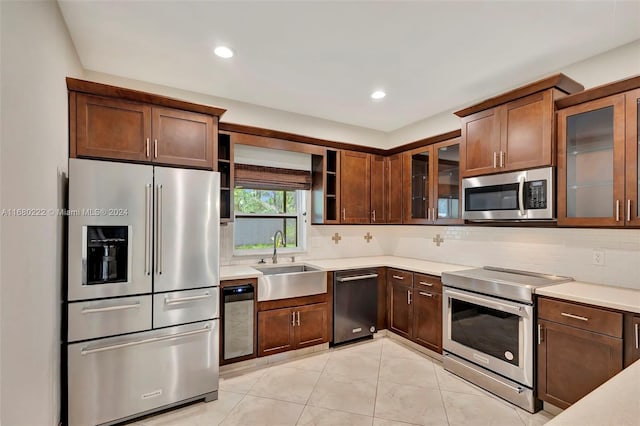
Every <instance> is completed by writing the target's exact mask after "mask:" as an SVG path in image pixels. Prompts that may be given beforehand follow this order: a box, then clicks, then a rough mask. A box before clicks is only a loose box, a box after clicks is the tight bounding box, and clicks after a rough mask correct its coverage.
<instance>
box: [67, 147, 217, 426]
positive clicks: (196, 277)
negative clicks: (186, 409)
mask: <svg viewBox="0 0 640 426" xmlns="http://www.w3.org/2000/svg"><path fill="white" fill-rule="evenodd" d="M219 188H220V182H219V174H218V173H215V172H210V171H203V170H185V169H176V168H169V167H155V166H147V165H138V164H125V163H114V162H106V161H95V160H84V159H70V160H69V212H68V214H69V221H68V280H67V286H66V288H65V291H64V295H63V298H64V303H63V306H64V313H63V340H64V342H63V387H64V389H63V418H65V419H66V421H67V423H68V424H69V425H73V426H75V425H89V424H91V425H94V424H105V423H106V424H109V423H113V422H118V421H122V420H125V419H130V418H133V417H136V416H139V415H141V414H143V413H150V412H153V411H156V410H158V409H161V408H165V407H169V406H171V405H175V404H178V403H182V402H186V401H190V400H196V399H202V398H204V399H205V400H214V399H217V394H218V354H219V347H218V345H219V337H218V334H219V305H220V303H219V273H218V269H219V253H218V247H219V230H220V217H219Z"/></svg>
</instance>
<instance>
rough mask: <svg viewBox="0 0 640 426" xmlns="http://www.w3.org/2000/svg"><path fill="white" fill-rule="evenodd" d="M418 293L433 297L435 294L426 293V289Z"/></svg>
mask: <svg viewBox="0 0 640 426" xmlns="http://www.w3.org/2000/svg"><path fill="white" fill-rule="evenodd" d="M418 294H419V295H420V296H427V297H433V294H431V293H425V292H424V291H421V292H418Z"/></svg>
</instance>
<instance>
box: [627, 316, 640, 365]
mask: <svg viewBox="0 0 640 426" xmlns="http://www.w3.org/2000/svg"><path fill="white" fill-rule="evenodd" d="M639 359H640V314H632V313H630V312H627V313H625V314H624V367H625V368H626V367H628V366H630V365H631V364H633V363H634V362H635V361H637V360H639Z"/></svg>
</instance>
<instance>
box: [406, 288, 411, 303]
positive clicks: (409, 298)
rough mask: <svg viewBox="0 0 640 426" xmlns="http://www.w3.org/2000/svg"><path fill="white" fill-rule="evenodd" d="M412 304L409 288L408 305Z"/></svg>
mask: <svg viewBox="0 0 640 426" xmlns="http://www.w3.org/2000/svg"><path fill="white" fill-rule="evenodd" d="M410 304H411V290H407V305H410Z"/></svg>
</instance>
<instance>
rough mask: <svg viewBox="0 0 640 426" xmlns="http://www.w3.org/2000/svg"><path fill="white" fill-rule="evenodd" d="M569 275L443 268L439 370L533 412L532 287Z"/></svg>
mask: <svg viewBox="0 0 640 426" xmlns="http://www.w3.org/2000/svg"><path fill="white" fill-rule="evenodd" d="M571 280H572V279H571V278H568V277H560V276H556V275H544V274H539V273H535V272H527V271H516V270H511V269H504V268H496V267H487V266H485V267H484V268H477V269H468V270H463V271H455V272H448V273H447V272H445V273H443V274H442V283H443V293H442V295H443V309H442V313H443V336H442V347H443V355H444V358H443V364H444V367H445V369H447V370H449V371H451V372H453V373H455V374H457V375H459V376H461V377H463V378H465V379H467V380H469V381H471V382H473V383H475V384H476V385H478V386H480V387H482V388H484V389H486V390H488V391H490V392H492V393H494V394H496V395H498V396H500V397H502V398H504V399H506V400H507V401H510V402H512V403H513V404H516V405H518V406H519V407H521V408H523V409H525V410H528V411H530V412H535V411H537V410H538V409H539V407H540V402H539V401H538V400H537V398H536V396H535V395H536V393H535V384H536V383H535V358H534V350H533V348H534V346H533V344H534V339H535V330H534V325H535V312H534V304H533V294H534V290H535V288H537V287H542V286H547V285H552V284H558V283H562V282H567V281H571Z"/></svg>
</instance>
